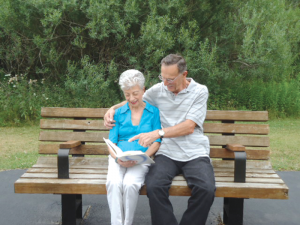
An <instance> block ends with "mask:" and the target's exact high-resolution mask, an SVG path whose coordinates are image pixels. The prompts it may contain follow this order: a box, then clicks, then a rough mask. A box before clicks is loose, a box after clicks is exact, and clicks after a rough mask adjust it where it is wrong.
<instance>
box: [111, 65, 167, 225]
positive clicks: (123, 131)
mask: <svg viewBox="0 0 300 225" xmlns="http://www.w3.org/2000/svg"><path fill="white" fill-rule="evenodd" d="M144 82H145V78H144V76H143V74H142V73H141V72H140V71H138V70H127V71H125V72H123V73H122V74H121V76H120V81H119V84H120V86H121V89H122V90H123V92H124V95H125V98H126V100H127V104H125V105H124V106H122V107H120V108H119V109H117V110H116V113H115V116H114V120H115V126H114V127H113V129H112V130H111V131H110V133H109V139H110V140H111V141H112V142H113V143H115V144H117V146H119V147H120V148H121V149H122V151H124V152H125V151H132V150H137V151H143V152H145V153H146V154H147V155H148V156H152V155H153V154H155V152H156V151H157V150H158V148H159V146H160V139H158V140H156V141H155V142H154V143H152V144H151V145H150V146H149V147H147V148H145V147H143V146H141V145H139V143H138V140H137V141H134V142H128V140H129V139H130V138H132V137H133V136H135V135H137V134H140V133H145V132H150V131H153V130H157V129H161V124H160V119H159V111H158V109H157V108H156V107H154V106H152V105H150V104H149V103H148V102H145V101H143V94H144V92H145V87H144ZM109 151H110V155H109V166H108V174H107V181H106V189H107V199H108V205H109V209H110V212H111V224H113V225H117V224H118V225H119V224H120V225H131V224H132V222H133V218H134V212H135V209H136V205H137V201H138V197H139V190H140V188H141V187H142V185H143V184H144V180H145V175H146V173H147V172H148V166H149V165H142V164H136V162H135V161H126V162H125V161H121V160H120V159H118V158H117V157H116V155H115V154H114V152H112V150H110V149H109Z"/></svg>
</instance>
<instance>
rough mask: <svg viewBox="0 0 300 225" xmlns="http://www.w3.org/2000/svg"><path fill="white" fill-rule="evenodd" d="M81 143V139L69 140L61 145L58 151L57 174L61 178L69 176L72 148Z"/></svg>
mask: <svg viewBox="0 0 300 225" xmlns="http://www.w3.org/2000/svg"><path fill="white" fill-rule="evenodd" d="M79 145H81V142H80V141H67V142H65V143H62V144H60V145H59V150H58V153H57V176H58V178H59V179H68V178H69V154H70V149H71V148H74V147H77V146H79Z"/></svg>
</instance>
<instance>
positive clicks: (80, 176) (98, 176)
mask: <svg viewBox="0 0 300 225" xmlns="http://www.w3.org/2000/svg"><path fill="white" fill-rule="evenodd" d="M106 177H107V174H102V173H94V174H87V173H84V174H77V173H70V179H104V180H105V179H106ZM21 178H33V179H36V178H39V179H55V178H57V173H28V172H27V173H25V174H23V175H22V176H21ZM173 181H185V178H184V177H183V176H176V177H175V178H174V179H173ZM216 182H234V177H233V174H232V176H230V177H221V176H216ZM246 183H273V184H283V183H284V182H283V180H281V179H280V178H279V177H278V176H277V178H276V177H274V178H273V177H270V176H266V175H265V176H262V177H246Z"/></svg>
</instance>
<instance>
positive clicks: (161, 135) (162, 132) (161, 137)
mask: <svg viewBox="0 0 300 225" xmlns="http://www.w3.org/2000/svg"><path fill="white" fill-rule="evenodd" d="M158 134H159V136H160V140H162V139H163V138H164V135H165V132H164V130H163V129H161V130H159V131H158Z"/></svg>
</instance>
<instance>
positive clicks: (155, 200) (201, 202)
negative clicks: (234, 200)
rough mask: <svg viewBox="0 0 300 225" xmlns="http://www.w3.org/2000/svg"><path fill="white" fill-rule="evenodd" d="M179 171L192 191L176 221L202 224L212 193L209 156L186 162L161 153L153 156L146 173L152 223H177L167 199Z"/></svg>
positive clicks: (211, 170)
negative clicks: (152, 162) (186, 204)
mask: <svg viewBox="0 0 300 225" xmlns="http://www.w3.org/2000/svg"><path fill="white" fill-rule="evenodd" d="M181 173H182V174H183V176H184V177H185V179H186V180H187V184H188V186H189V188H191V190H192V195H191V197H190V198H189V200H188V208H187V210H186V211H185V212H184V214H183V216H182V219H181V221H180V225H193V224H195V225H205V222H206V220H207V216H208V213H209V210H210V207H211V205H212V203H213V201H214V197H215V190H216V187H215V176H214V171H213V167H212V165H211V163H210V159H209V158H207V157H200V158H196V159H194V160H191V161H188V162H179V161H174V160H172V159H170V158H168V157H166V156H164V155H158V156H156V157H155V164H152V165H151V167H150V169H149V172H148V174H147V175H146V185H147V196H148V198H149V204H150V209H151V218H152V225H177V224H178V222H177V220H176V218H175V215H174V213H173V207H172V204H171V202H170V200H169V189H170V186H171V183H172V180H173V178H174V177H175V176H176V175H178V174H181Z"/></svg>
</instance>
